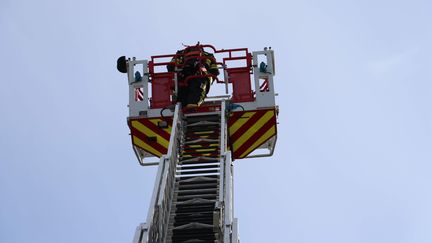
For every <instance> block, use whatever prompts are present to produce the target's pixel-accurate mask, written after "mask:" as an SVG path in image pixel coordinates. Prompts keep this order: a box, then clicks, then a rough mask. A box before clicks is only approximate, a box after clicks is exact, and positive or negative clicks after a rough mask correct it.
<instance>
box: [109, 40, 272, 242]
mask: <svg viewBox="0 0 432 243" xmlns="http://www.w3.org/2000/svg"><path fill="white" fill-rule="evenodd" d="M200 46H201V47H202V48H203V49H205V50H206V51H208V52H210V53H212V54H214V56H215V58H216V60H217V61H219V62H218V66H219V69H220V70H221V72H220V73H221V75H219V76H223V79H221V78H218V77H214V78H215V79H216V82H217V85H216V84H213V86H212V89H217V88H218V86H219V89H220V90H222V93H223V94H222V95H218V96H209V97H207V98H206V100H205V102H204V103H203V104H202V105H201V106H200V107H198V108H196V109H193V110H184V109H182V107H181V104H180V103H176V94H177V92H178V89H179V87H180V86H181V85H184V84H182V83H181V81H179V79H178V76H177V75H178V72H177V70H178V69H180V68H181V67H176V70H175V71H173V72H168V71H167V69H166V66H167V65H168V64H170V63H172V59H173V57H175V56H176V54H168V55H157V56H151V58H150V59H149V60H137V59H136V58H135V57H133V58H126V57H121V58H119V60H118V63H117V64H118V65H117V68H118V70H119V71H120V72H123V73H127V76H128V83H129V105H128V107H129V117H128V118H127V121H128V126H129V128H130V131H131V133H130V135H131V140H132V148H133V151H134V152H135V155H136V157H137V159H138V161H139V163H140V165H142V166H157V167H158V170H157V174H156V181H155V185H154V189H153V194H152V197H151V202H150V206H149V210H148V213H147V219H146V222H145V223H142V224H140V225H139V226H138V227H137V229H136V233H135V236H134V239H133V243H147V242H150V243H176V242H184V243H193V242H212V243H214V242H218V243H221V242H223V243H234V242H239V233H238V220H237V219H236V218H234V207H233V197H234V192H233V161H234V160H239V159H245V158H254V157H266V156H272V155H273V151H274V148H275V144H276V140H277V115H278V107H277V106H276V104H275V95H276V94H275V92H274V85H273V76H274V75H275V63H274V53H273V50H272V49H271V48H264V50H262V51H254V52H252V53H250V52H249V51H248V49H247V48H236V49H220V50H218V49H216V48H215V47H213V46H211V45H200ZM151 157H155V158H157V161H150V160H149V159H151Z"/></svg>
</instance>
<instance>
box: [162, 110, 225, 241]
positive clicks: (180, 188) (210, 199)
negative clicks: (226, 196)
mask: <svg viewBox="0 0 432 243" xmlns="http://www.w3.org/2000/svg"><path fill="white" fill-rule="evenodd" d="M220 130H221V125H220V115H219V114H212V115H207V116H189V117H186V118H185V122H184V130H183V132H184V135H183V137H184V139H183V143H182V145H181V150H180V157H179V161H178V164H177V168H176V184H175V189H174V198H173V204H172V208H171V215H170V223H169V229H168V237H167V243H171V242H173V243H177V242H212V243H213V242H219V240H220V236H221V230H220V224H219V222H220V210H218V205H217V204H218V201H219V185H220V178H221V176H220V161H219V158H220V147H219V146H220V145H219V141H220Z"/></svg>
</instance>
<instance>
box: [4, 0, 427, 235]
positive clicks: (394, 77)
mask: <svg viewBox="0 0 432 243" xmlns="http://www.w3.org/2000/svg"><path fill="white" fill-rule="evenodd" d="M431 13H432V2H431V1H427V0H424V1H422V0H411V1H402V0H393V1H390V0H375V1H371V0H361V1H360V0H344V1H342V0H327V1H317V0H305V1H282V0H280V1H276V0H267V1H252V0H237V1H234V0H232V1H226V0H221V1H207V2H204V1H196V0H188V1H186V0H185V1H174V0H171V1H162V0H161V1H152V2H150V1H143V0H141V1H138V0H127V1H116V2H115V1H101V0H100V1H99V0H96V1H89V0H86V1H84V0H75V1H54V0H40V1H30V0H0V43H1V45H0V57H1V58H0V84H1V88H0V114H1V119H0V125H1V126H0V242H2V243H3V242H4V243H27V242H28V243H30V242H31V243H58V242H61V243H95V242H104V243H119V242H132V238H133V235H134V232H135V227H136V226H137V225H138V224H139V223H141V222H144V220H145V218H146V216H147V210H148V204H149V201H150V196H151V193H152V189H153V183H154V176H155V168H146V167H140V166H139V165H138V162H137V161H136V159H135V157H134V154H133V151H132V149H131V144H130V137H129V135H128V133H129V131H128V127H127V124H126V117H127V114H128V110H127V107H126V105H127V102H128V87H127V81H126V77H125V75H122V74H120V73H118V72H117V70H116V67H115V62H116V59H117V57H118V56H120V55H127V56H136V57H137V58H140V59H145V58H148V57H149V56H151V55H157V54H167V53H174V52H175V51H176V50H177V49H180V48H181V47H182V45H181V44H182V43H185V44H194V43H196V42H197V41H201V43H209V44H213V45H214V46H216V47H217V48H225V49H228V48H238V47H247V48H249V49H250V50H261V49H262V48H263V47H265V46H271V47H272V49H274V50H275V55H276V69H277V70H276V72H277V75H276V76H275V79H274V80H275V85H276V89H277V90H276V91H277V93H279V96H278V97H277V102H278V105H279V107H280V115H279V127H278V143H277V147H276V151H275V155H274V156H273V157H271V158H263V159H250V160H242V161H236V162H235V216H236V217H238V218H239V227H240V235H241V241H242V242H245V243H263V242H275V243H279V242H280V243H318V242H319V243H430V242H432V176H431V173H432V109H431V104H432V58H431V56H432V47H431V43H432V25H431V23H432V14H431Z"/></svg>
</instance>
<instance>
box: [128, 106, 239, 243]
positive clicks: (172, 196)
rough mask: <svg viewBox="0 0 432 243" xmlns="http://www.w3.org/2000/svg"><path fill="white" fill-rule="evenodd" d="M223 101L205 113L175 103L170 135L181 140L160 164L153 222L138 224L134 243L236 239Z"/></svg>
mask: <svg viewBox="0 0 432 243" xmlns="http://www.w3.org/2000/svg"><path fill="white" fill-rule="evenodd" d="M220 107H221V109H220V111H216V112H209V113H204V114H200V113H197V114H194V113H191V114H182V113H181V111H180V109H179V106H177V107H176V111H175V117H174V121H173V124H177V126H176V127H175V128H174V129H173V130H175V131H174V132H173V133H172V134H171V138H170V141H173V144H176V145H177V146H176V147H174V146H173V147H172V148H171V149H172V150H171V151H172V153H168V155H167V156H164V157H163V158H162V161H163V162H162V163H160V164H159V171H158V176H157V179H156V185H155V192H156V194H155V195H154V197H155V198H153V200H152V203H155V205H154V207H151V208H150V211H149V217H148V219H147V222H152V223H151V225H147V224H141V225H140V226H139V227H138V228H137V231H136V234H135V239H134V243H143V242H167V243H171V242H173V243H175V242H212V243H213V242H238V233H237V220H234V219H233V213H232V180H233V177H232V161H231V157H230V155H229V154H230V153H229V152H228V153H227V152H226V148H227V141H226V140H227V136H226V117H225V116H226V113H225V102H224V101H222V102H221V103H220ZM169 152H170V151H169Z"/></svg>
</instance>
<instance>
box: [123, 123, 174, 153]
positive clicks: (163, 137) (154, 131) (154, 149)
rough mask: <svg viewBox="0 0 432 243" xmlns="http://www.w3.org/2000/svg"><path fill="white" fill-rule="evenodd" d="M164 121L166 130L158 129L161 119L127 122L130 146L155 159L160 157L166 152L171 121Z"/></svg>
mask: <svg viewBox="0 0 432 243" xmlns="http://www.w3.org/2000/svg"><path fill="white" fill-rule="evenodd" d="M168 119H169V120H165V121H166V122H167V123H168V127H167V128H160V127H159V126H158V124H159V122H162V121H164V120H162V119H161V118H137V119H130V120H129V122H128V125H129V128H130V130H131V138H132V144H133V145H135V146H137V147H139V148H141V149H143V150H145V151H146V152H148V153H151V154H152V155H154V156H156V157H161V156H162V155H163V154H166V153H167V151H168V145H169V140H170V134H171V124H172V120H171V119H170V118H168Z"/></svg>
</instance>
